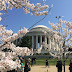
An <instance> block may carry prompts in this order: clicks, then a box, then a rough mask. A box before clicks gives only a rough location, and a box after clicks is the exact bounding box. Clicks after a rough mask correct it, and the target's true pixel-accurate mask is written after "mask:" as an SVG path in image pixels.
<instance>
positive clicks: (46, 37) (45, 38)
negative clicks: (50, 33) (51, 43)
mask: <svg viewBox="0 0 72 72" xmlns="http://www.w3.org/2000/svg"><path fill="white" fill-rule="evenodd" d="M45 43H46V44H47V37H46V35H45Z"/></svg>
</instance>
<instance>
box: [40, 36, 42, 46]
mask: <svg viewBox="0 0 72 72" xmlns="http://www.w3.org/2000/svg"><path fill="white" fill-rule="evenodd" d="M41 44H42V35H40V47H42V45H41Z"/></svg>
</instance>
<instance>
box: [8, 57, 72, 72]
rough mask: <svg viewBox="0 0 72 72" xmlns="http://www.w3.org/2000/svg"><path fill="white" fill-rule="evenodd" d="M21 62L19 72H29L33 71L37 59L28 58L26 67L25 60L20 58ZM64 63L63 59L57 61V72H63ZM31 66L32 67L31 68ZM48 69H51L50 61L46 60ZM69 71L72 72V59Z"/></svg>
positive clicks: (14, 71) (15, 71)
mask: <svg viewBox="0 0 72 72" xmlns="http://www.w3.org/2000/svg"><path fill="white" fill-rule="evenodd" d="M19 59H20V61H21V69H20V71H19V72H29V71H31V67H32V66H33V65H34V64H36V58H28V59H25V63H24V64H25V65H24V64H23V60H24V58H23V59H22V58H21V57H19ZM62 65H63V63H62V61H61V59H59V58H58V59H57V64H56V67H57V72H62ZM30 66H31V67H30ZM46 67H48V68H49V61H48V59H46ZM69 71H70V72H72V58H71V59H70V64H69ZM7 72H17V70H13V71H7Z"/></svg>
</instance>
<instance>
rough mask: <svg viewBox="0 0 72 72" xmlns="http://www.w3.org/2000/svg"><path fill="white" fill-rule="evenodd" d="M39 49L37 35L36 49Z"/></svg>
mask: <svg viewBox="0 0 72 72" xmlns="http://www.w3.org/2000/svg"><path fill="white" fill-rule="evenodd" d="M37 48H38V36H37V35H36V49H37Z"/></svg>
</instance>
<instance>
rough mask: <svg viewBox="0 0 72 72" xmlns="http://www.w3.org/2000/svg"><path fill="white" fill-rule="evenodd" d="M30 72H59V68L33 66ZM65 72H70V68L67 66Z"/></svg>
mask: <svg viewBox="0 0 72 72" xmlns="http://www.w3.org/2000/svg"><path fill="white" fill-rule="evenodd" d="M30 72H57V68H56V66H50V67H49V68H47V67H45V66H33V67H31V71H30ZM62 72H64V70H62ZM65 72H69V66H66V71H65Z"/></svg>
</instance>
